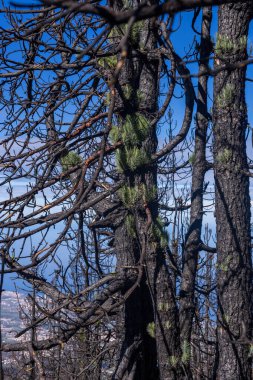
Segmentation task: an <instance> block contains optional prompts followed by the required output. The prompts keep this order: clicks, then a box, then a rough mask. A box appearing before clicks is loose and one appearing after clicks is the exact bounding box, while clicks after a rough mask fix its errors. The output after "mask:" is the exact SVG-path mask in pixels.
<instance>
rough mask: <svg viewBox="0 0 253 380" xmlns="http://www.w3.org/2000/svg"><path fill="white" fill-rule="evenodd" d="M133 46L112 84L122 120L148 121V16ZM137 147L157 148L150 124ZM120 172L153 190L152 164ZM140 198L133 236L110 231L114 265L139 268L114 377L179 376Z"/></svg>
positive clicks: (161, 268)
mask: <svg viewBox="0 0 253 380" xmlns="http://www.w3.org/2000/svg"><path fill="white" fill-rule="evenodd" d="M134 44H136V41H134ZM138 44H139V46H138V47H136V46H133V45H131V41H130V46H129V51H128V57H127V59H126V62H125V65H124V67H123V68H122V71H121V73H120V77H119V83H118V86H117V93H118V97H117V100H116V109H117V112H118V113H119V114H120V116H121V118H122V119H124V117H126V116H127V115H131V114H134V113H136V112H138V113H139V114H141V115H143V117H145V119H146V120H148V121H149V123H150V125H152V120H153V118H154V115H155V112H156V111H157V99H158V63H159V61H158V59H157V57H156V54H152V52H153V51H154V49H155V48H156V38H155V24H154V21H153V20H149V21H145V22H142V25H141V28H140V29H139V41H138ZM126 85H128V86H129V88H130V89H131V92H132V94H131V97H130V99H124V88H126ZM122 95H123V96H122ZM137 146H138V148H140V149H142V150H143V151H145V152H146V153H147V155H148V156H150V157H151V156H152V155H154V153H155V152H156V149H157V136H156V129H155V126H154V125H153V126H152V127H150V130H149V133H148V135H147V137H146V138H145V139H144V140H143V141H142V142H141V143H138V145H137ZM124 176H125V180H126V184H127V186H128V187H129V188H131V189H133V188H139V189H140V191H143V190H142V189H143V186H144V187H145V189H146V191H147V192H149V193H152V192H154V189H156V188H157V164H156V163H152V162H151V163H150V164H146V165H145V166H142V167H140V168H139V169H138V170H135V171H128V170H125V171H124ZM140 195H141V194H140ZM144 198H145V197H144V194H142V196H140V199H139V200H138V201H137V203H136V205H135V207H134V208H132V209H131V210H130V214H131V215H132V217H133V218H134V221H135V229H136V236H135V237H134V236H129V233H128V231H127V228H126V224H125V221H123V223H122V225H121V226H120V227H119V228H118V229H117V230H116V232H115V248H116V252H117V258H118V261H117V263H118V267H122V268H123V267H124V266H140V267H142V275H141V279H140V283H139V286H138V287H137V288H136V289H135V290H134V292H133V293H132V294H131V295H130V297H129V298H128V299H127V301H126V304H125V311H124V332H123V335H124V336H123V342H122V349H121V355H120V360H119V363H118V366H117V369H116V371H115V375H114V378H115V379H128V378H130V377H131V378H133V379H135V380H141V379H143V380H144V379H145V380H157V379H159V378H160V379H163V380H172V379H178V377H177V373H178V367H179V363H180V340H179V326H178V311H177V306H176V302H175V298H174V294H173V287H172V283H171V281H170V278H169V274H168V270H167V267H166V261H165V257H164V252H163V250H162V249H161V245H160V241H159V239H158V237H157V236H155V234H154V226H155V225H156V223H157V217H158V203H157V199H156V198H152V199H151V200H145V199H144ZM123 245H124V248H123ZM120 247H122V249H121V248H120ZM175 362H177V363H176V364H175Z"/></svg>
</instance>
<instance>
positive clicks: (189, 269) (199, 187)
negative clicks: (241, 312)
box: [180, 7, 212, 377]
mask: <svg viewBox="0 0 253 380" xmlns="http://www.w3.org/2000/svg"><path fill="white" fill-rule="evenodd" d="M211 21H212V8H211V7H206V8H203V19H202V34H201V42H200V66H199V73H200V74H201V73H202V72H203V71H205V70H206V69H207V68H208V62H209V56H210V53H211V51H212V44H211V37H210V28H211ZM207 84H208V77H207V76H201V77H200V78H199V82H198V103H197V118H196V131H195V151H194V155H193V158H192V166H193V172H192V191H191V214H190V227H189V230H188V232H187V236H186V242H185V250H184V256H183V257H184V262H183V272H182V284H181V290H180V335H181V345H182V347H185V349H186V348H187V347H189V344H190V341H191V331H192V322H193V316H194V311H195V301H194V298H195V297H194V294H195V278H196V270H197V264H198V253H199V249H200V248H199V247H200V243H201V230H202V220H203V187H204V178H205V173H206V169H207V165H206V134H207V128H208V119H209V116H208V109H207ZM188 350H189V348H188ZM185 358H187V355H185ZM189 364H190V358H189V360H188V361H187V362H186V363H185V366H186V368H187V372H188V374H189V376H190V377H191V374H190V366H189Z"/></svg>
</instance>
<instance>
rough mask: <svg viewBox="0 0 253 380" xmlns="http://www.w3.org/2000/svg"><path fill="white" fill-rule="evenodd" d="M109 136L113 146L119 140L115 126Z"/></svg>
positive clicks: (118, 132)
mask: <svg viewBox="0 0 253 380" xmlns="http://www.w3.org/2000/svg"><path fill="white" fill-rule="evenodd" d="M109 136H110V139H111V140H112V142H113V143H114V144H115V143H116V142H118V141H119V140H120V130H119V128H118V127H117V126H116V125H113V126H112V128H111V130H110V135H109Z"/></svg>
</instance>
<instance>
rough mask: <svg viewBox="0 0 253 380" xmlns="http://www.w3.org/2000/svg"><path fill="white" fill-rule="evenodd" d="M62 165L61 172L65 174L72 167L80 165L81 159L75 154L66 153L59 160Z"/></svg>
mask: <svg viewBox="0 0 253 380" xmlns="http://www.w3.org/2000/svg"><path fill="white" fill-rule="evenodd" d="M60 162H61V165H62V171H63V172H67V171H68V170H69V169H71V168H73V167H74V166H77V165H80V164H81V162H82V158H81V157H80V156H79V155H78V154H77V153H75V152H68V153H67V154H66V155H64V156H63V157H62V158H61V159H60Z"/></svg>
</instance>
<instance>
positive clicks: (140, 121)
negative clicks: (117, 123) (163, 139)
mask: <svg viewBox="0 0 253 380" xmlns="http://www.w3.org/2000/svg"><path fill="white" fill-rule="evenodd" d="M148 132H149V121H148V119H146V117H145V116H143V115H142V114H140V113H134V114H132V115H127V116H126V119H125V122H124V124H123V126H122V141H123V143H124V144H126V145H138V144H140V143H142V141H143V140H144V139H145V138H146V137H147V135H148Z"/></svg>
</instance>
